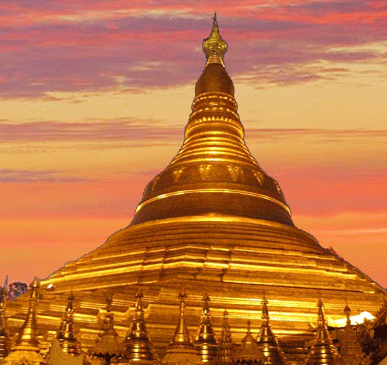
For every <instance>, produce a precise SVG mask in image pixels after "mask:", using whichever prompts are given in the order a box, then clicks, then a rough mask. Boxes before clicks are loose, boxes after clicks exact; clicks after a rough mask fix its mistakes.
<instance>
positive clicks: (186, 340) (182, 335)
mask: <svg viewBox="0 0 387 365" xmlns="http://www.w3.org/2000/svg"><path fill="white" fill-rule="evenodd" d="M186 298H187V294H186V293H185V291H184V289H182V290H181V292H180V294H179V299H180V314H179V320H178V322H177V327H176V330H175V333H174V334H173V337H172V341H171V343H170V344H169V347H190V348H192V347H193V343H192V341H191V336H190V335H189V332H188V327H187V324H186V321H185V299H186Z"/></svg>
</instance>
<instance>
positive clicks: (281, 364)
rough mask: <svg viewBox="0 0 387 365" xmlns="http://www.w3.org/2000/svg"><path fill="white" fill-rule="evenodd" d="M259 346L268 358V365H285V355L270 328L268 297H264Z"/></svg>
mask: <svg viewBox="0 0 387 365" xmlns="http://www.w3.org/2000/svg"><path fill="white" fill-rule="evenodd" d="M257 342H258V346H259V347H260V349H261V350H262V351H263V353H264V355H265V356H266V358H267V363H268V364H273V365H285V364H286V361H285V355H284V353H283V351H282V349H281V347H280V345H279V343H278V340H277V338H276V337H275V336H274V333H273V331H272V329H271V326H270V318H269V311H268V309H267V300H266V296H264V297H263V301H262V324H261V332H260V334H259V336H258V339H257Z"/></svg>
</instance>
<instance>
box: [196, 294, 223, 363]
mask: <svg viewBox="0 0 387 365" xmlns="http://www.w3.org/2000/svg"><path fill="white" fill-rule="evenodd" d="M209 301H210V297H209V296H208V295H207V294H206V295H204V297H203V308H202V316H201V318H200V326H199V330H198V334H197V336H196V338H195V346H196V347H198V348H199V355H200V356H201V358H202V361H203V363H204V364H210V363H212V362H214V360H215V359H216V353H217V349H218V341H217V340H216V335H215V331H214V329H213V328H212V324H211V317H210V306H209Z"/></svg>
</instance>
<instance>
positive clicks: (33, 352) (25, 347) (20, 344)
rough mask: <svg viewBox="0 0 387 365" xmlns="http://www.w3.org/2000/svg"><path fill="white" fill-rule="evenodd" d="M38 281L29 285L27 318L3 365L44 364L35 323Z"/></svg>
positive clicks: (35, 280)
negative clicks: (21, 364)
mask: <svg viewBox="0 0 387 365" xmlns="http://www.w3.org/2000/svg"><path fill="white" fill-rule="evenodd" d="M39 289H40V283H39V280H38V279H37V278H36V277H35V279H34V280H33V282H32V283H31V285H30V291H31V294H30V299H29V307H28V312H27V318H26V320H25V321H24V324H23V326H22V328H21V330H20V332H19V335H18V337H17V340H16V342H15V345H14V346H13V347H12V348H11V352H10V354H9V355H8V356H7V357H6V358H5V359H4V362H3V363H4V364H12V365H14V364H20V363H23V362H24V363H27V364H30V365H41V364H45V362H46V361H45V360H44V359H43V357H42V356H41V355H40V353H39V352H40V349H39V341H38V335H37V332H38V329H37V321H36V317H37V315H36V307H37V305H38V299H39Z"/></svg>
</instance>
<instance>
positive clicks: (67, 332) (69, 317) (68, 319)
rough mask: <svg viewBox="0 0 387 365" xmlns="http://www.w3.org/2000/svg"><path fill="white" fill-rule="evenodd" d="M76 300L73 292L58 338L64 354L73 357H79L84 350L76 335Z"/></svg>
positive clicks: (68, 301)
mask: <svg viewBox="0 0 387 365" xmlns="http://www.w3.org/2000/svg"><path fill="white" fill-rule="evenodd" d="M74 299H75V297H74V294H73V291H72V290H71V292H70V295H69V296H68V298H67V307H66V309H65V312H64V316H63V319H62V322H61V324H60V327H59V331H58V334H57V336H56V338H57V340H58V341H59V345H60V347H61V348H62V350H63V352H64V353H66V354H68V355H71V356H78V355H80V354H81V353H82V350H81V346H80V344H79V342H78V341H77V337H76V336H75V333H74V324H73V318H74Z"/></svg>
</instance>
